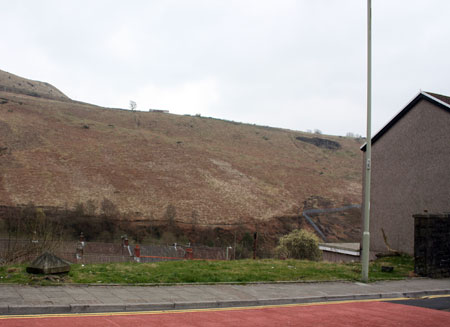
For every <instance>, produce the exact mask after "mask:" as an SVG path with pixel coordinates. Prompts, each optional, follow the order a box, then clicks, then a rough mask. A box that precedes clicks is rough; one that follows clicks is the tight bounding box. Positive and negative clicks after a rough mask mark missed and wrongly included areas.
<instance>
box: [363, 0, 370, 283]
mask: <svg viewBox="0 0 450 327" xmlns="http://www.w3.org/2000/svg"><path fill="white" fill-rule="evenodd" d="M371 107H372V1H371V0H367V136H366V174H365V187H364V232H363V244H362V258H361V264H362V280H363V281H364V282H367V281H368V280H369V248H370V233H369V225H370V173H371V162H370V161H371V158H372V140H371V137H372V132H371V109H372V108H371Z"/></svg>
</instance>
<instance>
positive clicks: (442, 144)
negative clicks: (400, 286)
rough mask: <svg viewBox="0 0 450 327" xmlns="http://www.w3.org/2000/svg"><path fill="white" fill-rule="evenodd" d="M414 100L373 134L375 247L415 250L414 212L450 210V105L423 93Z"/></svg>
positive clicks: (372, 247)
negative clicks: (396, 117) (405, 110)
mask: <svg viewBox="0 0 450 327" xmlns="http://www.w3.org/2000/svg"><path fill="white" fill-rule="evenodd" d="M413 102H415V104H414V105H413V106H412V107H410V109H408V111H407V112H406V114H404V115H403V116H402V117H401V118H399V119H398V120H397V121H394V120H395V118H394V120H393V121H394V123H393V124H392V125H391V126H389V128H387V129H385V130H384V131H382V135H381V136H380V135H378V138H377V139H375V142H374V141H373V140H374V138H375V137H373V138H372V142H373V144H372V166H371V167H372V177H371V205H370V207H371V209H370V250H371V252H375V253H378V252H388V247H387V245H386V243H387V244H388V245H389V247H390V248H391V249H393V250H396V251H400V252H404V253H408V254H410V255H413V254H414V219H413V218H412V216H413V214H420V213H424V212H430V213H444V212H449V211H450V112H449V111H450V110H449V109H447V108H446V107H445V105H444V106H442V105H439V104H436V103H433V101H430V100H429V99H428V98H427V96H426V94H425V95H424V94H423V93H420V94H419V95H418V97H416V98H415V100H413ZM413 102H412V103H413ZM410 105H411V103H410ZM388 125H389V124H388ZM363 150H365V149H363ZM364 163H365V153H364ZM364 168H365V165H364ZM363 171H364V173H365V169H364V170H363ZM363 203H364V201H363ZM383 231H384V233H385V236H386V242H385V239H384V237H383Z"/></svg>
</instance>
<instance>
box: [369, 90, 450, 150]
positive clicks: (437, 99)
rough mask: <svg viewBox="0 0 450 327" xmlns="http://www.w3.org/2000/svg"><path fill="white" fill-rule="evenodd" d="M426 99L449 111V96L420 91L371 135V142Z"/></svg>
mask: <svg viewBox="0 0 450 327" xmlns="http://www.w3.org/2000/svg"><path fill="white" fill-rule="evenodd" d="M421 100H426V101H429V102H431V103H433V104H435V105H436V106H437V107H439V108H441V109H444V110H445V111H447V112H448V113H450V97H448V96H446V95H441V94H437V93H431V92H425V91H420V92H419V94H418V95H417V96H416V97H415V98H414V99H413V100H412V101H411V102H409V103H408V104H407V105H406V107H405V108H403V109H402V110H401V111H400V112H399V113H398V114H397V115H395V117H394V118H392V119H391V120H390V121H389V122H388V123H387V124H386V125H385V126H384V127H383V128H382V129H381V130H380V131H379V132H378V133H376V134H375V135H374V136H372V144H374V143H375V142H376V141H377V140H378V139H379V138H380V137H382V136H383V135H384V133H386V132H387V131H388V130H389V129H390V128H391V127H392V126H394V125H395V124H396V123H397V122H398V121H399V120H400V119H402V118H403V116H405V115H406V114H407V113H408V111H410V110H411V109H412V108H413V107H414V106H415V105H416V104H417V103H418V102H419V101H421ZM366 144H367V143H364V144H363V146H362V147H361V150H362V151H366Z"/></svg>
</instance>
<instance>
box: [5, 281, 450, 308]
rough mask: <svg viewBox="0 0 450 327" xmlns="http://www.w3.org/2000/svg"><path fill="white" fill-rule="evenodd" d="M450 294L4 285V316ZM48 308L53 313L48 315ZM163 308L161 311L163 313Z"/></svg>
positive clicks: (409, 287) (331, 288)
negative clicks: (53, 312)
mask: <svg viewBox="0 0 450 327" xmlns="http://www.w3.org/2000/svg"><path fill="white" fill-rule="evenodd" d="M433 294H450V279H427V278H413V279H407V280H398V281H382V282H375V283H369V284H364V283H359V282H321V283H272V284H267V283H260V284H258V283H255V284H246V285H239V284H215V285H198V284H187V285H176V286H123V285H121V286H113V285H110V286H105V285H98V286H97V285H66V286H56V287H53V286H51V287H48V286H27V285H1V284H0V314H26V313H49V311H51V310H55V311H57V312H60V311H64V310H67V311H64V312H112V311H118V310H119V311H120V310H128V311H139V310H168V309H174V308H183V309H187V308H201V307H204V308H210V307H225V306H252V305H267V304H287V303H307V302H319V301H330V300H334V301H337V300H355V299H356V300H358V299H374V298H387V297H390V298H393V297H396V298H397V297H408V296H409V297H418V296H422V295H433ZM45 308H47V309H45ZM158 308H159V309H158Z"/></svg>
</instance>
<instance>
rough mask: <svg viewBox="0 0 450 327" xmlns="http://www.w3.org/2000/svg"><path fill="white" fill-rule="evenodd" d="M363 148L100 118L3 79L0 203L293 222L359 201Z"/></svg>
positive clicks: (197, 123)
mask: <svg viewBox="0 0 450 327" xmlns="http://www.w3.org/2000/svg"><path fill="white" fill-rule="evenodd" d="M19 84H21V85H19ZM29 84H33V86H30V85H29ZM20 87H25V88H22V89H21V88H20ZM30 90H33V91H30ZM33 92H34V93H35V94H33ZM359 146H360V143H359V142H358V141H357V140H355V139H350V138H345V137H335V136H326V135H317V134H308V133H303V132H297V131H292V130H283V129H277V128H270V127H263V126H255V125H248V124H240V123H235V122H230V121H223V120H217V119H212V118H204V117H196V116H195V117H194V116H181V115H174V114H165V113H157V112H138V111H135V112H132V111H129V110H120V109H110V108H101V107H98V106H94V105H89V104H84V103H80V102H75V101H71V100H70V99H69V98H67V97H66V96H65V95H64V94H62V93H61V92H60V91H58V90H57V89H56V88H54V87H53V86H51V85H49V84H46V83H42V82H35V81H28V80H26V79H22V78H19V77H17V76H14V75H11V74H8V73H5V72H2V71H0V205H8V206H14V205H18V204H26V203H28V202H30V201H32V202H33V203H35V204H36V205H44V206H57V207H70V208H72V207H74V206H75V205H76V204H77V203H84V204H86V203H88V201H89V202H90V203H91V204H94V210H96V213H98V214H99V213H100V207H101V202H102V201H103V200H104V199H108V200H110V201H111V202H112V203H113V204H114V206H115V207H116V208H117V209H118V210H119V211H120V212H121V213H122V215H123V216H124V217H125V218H126V219H129V220H134V221H141V222H145V221H158V220H164V219H169V218H170V219H174V220H175V221H177V222H179V223H194V224H198V225H220V226H226V225H228V224H238V223H250V222H251V223H255V222H256V223H258V222H261V223H262V222H264V221H268V220H270V219H271V218H273V217H280V216H292V215H298V214H299V212H300V210H302V209H303V208H304V207H305V205H306V204H308V206H309V207H311V206H312V207H314V204H312V205H311V203H312V202H311V201H312V200H311V199H314V198H318V197H319V198H320V199H322V200H323V202H324V203H325V205H327V206H329V207H338V206H342V205H345V204H349V203H359V202H360V199H361V154H360V151H359ZM316 206H320V204H316ZM168 216H171V217H168ZM125 218H124V219H125ZM353 227H355V226H353ZM356 228H359V226H357V227H356Z"/></svg>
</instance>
